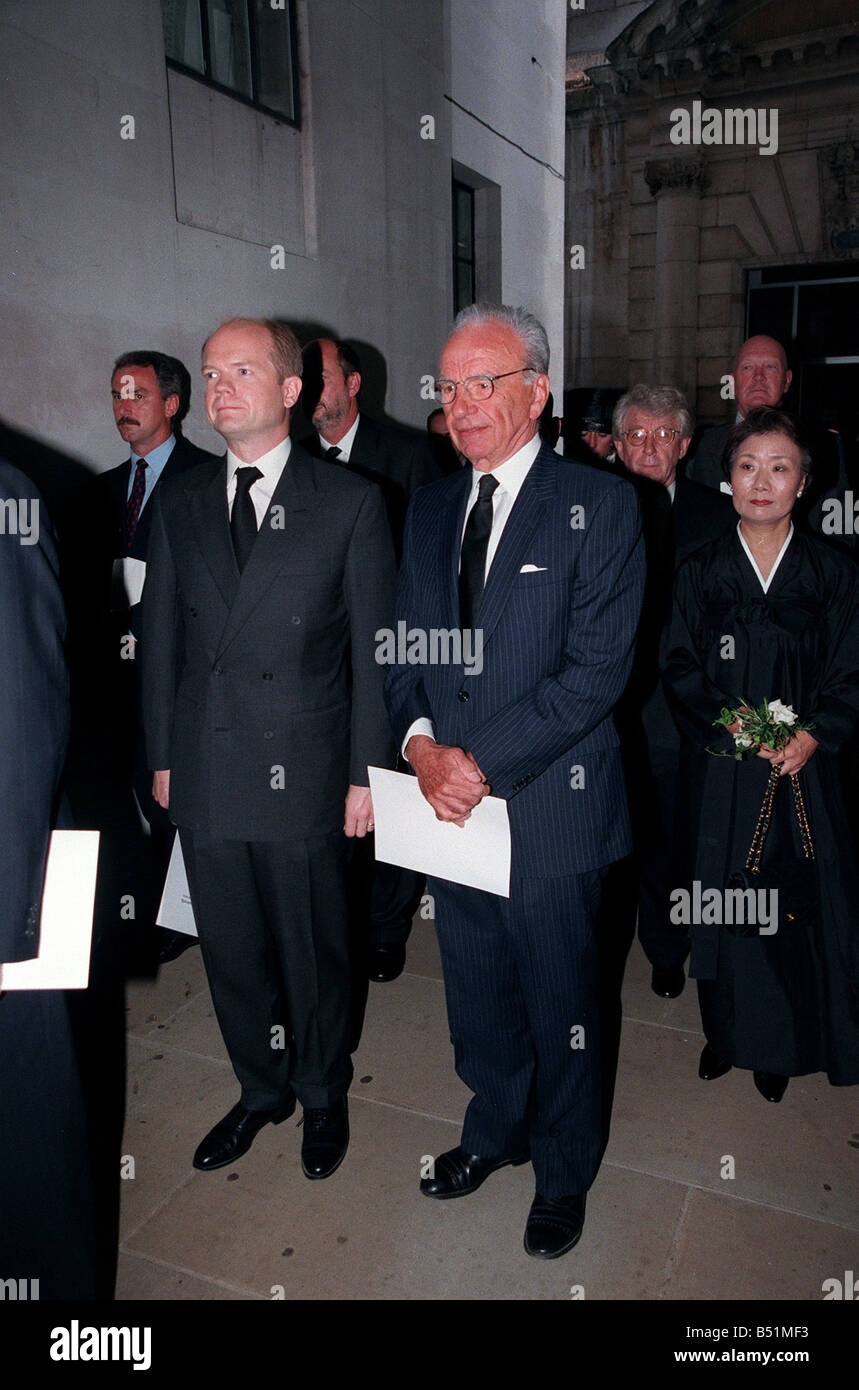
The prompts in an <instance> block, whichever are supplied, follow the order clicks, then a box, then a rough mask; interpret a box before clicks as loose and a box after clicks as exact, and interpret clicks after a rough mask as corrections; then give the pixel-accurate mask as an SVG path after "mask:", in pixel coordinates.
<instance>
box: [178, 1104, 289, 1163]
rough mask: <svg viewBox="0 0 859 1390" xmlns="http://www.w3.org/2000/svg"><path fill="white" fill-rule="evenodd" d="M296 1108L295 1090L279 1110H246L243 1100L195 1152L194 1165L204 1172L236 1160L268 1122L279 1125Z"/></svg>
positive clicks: (217, 1125) (219, 1122) (216, 1126)
mask: <svg viewBox="0 0 859 1390" xmlns="http://www.w3.org/2000/svg"><path fill="white" fill-rule="evenodd" d="M294 1110H295V1096H294V1095H293V1094H292V1092H290V1095H289V1099H288V1100H287V1101H285V1102H284V1104H283V1105H282V1106H281V1107H280V1109H278V1110H246V1109H245V1107H244V1106H243V1105H242V1103H241V1101H239V1103H238V1105H234V1106H233V1108H232V1110H231V1111H230V1113H229V1114H228V1115H225V1116H224V1118H223V1119H222V1120H219V1121H218V1123H217V1124H216V1125H215V1128H214V1129H213V1130H210V1131H209V1133H208V1134H207V1135H206V1137H205V1139H204V1140H203V1142H202V1144H200V1145H199V1147H198V1149H197V1152H196V1153H195V1154H194V1167H195V1168H198V1169H199V1170H200V1172H201V1173H212V1172H214V1170H215V1169H216V1168H225V1167H226V1165H227V1164H228V1163H234V1162H235V1160H236V1159H237V1158H241V1156H242V1154H246V1153H247V1151H248V1149H249V1148H250V1146H251V1144H252V1143H253V1142H254V1140H255V1139H256V1137H257V1135H258V1134H259V1132H260V1130H261V1129H263V1128H264V1127H265V1125H268V1124H272V1125H279V1124H280V1123H281V1122H282V1121H283V1120H288V1119H289V1117H290V1115H291V1114H292V1113H293V1111H294Z"/></svg>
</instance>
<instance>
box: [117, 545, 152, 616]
mask: <svg viewBox="0 0 859 1390" xmlns="http://www.w3.org/2000/svg"><path fill="white" fill-rule="evenodd" d="M145 582H146V563H145V561H143V560H135V558H134V556H133V555H124V556H122V558H117V559H116V560H114V562H113V575H112V577H111V587H110V607H111V612H113V613H122V612H124V610H125V609H126V608H133V607H134V606H135V604H138V603H139V602H140V600H141V598H142V597H143V585H144V583H145Z"/></svg>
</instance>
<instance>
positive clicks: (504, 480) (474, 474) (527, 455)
mask: <svg viewBox="0 0 859 1390" xmlns="http://www.w3.org/2000/svg"><path fill="white" fill-rule="evenodd" d="M542 442H543V441H542V440H541V438H540V436H539V434H535V435H534V438H533V439H529V440H528V443H527V444H523V445H522V448H521V449H519V450H517V452H516V453H515V454H511V456H510V458H509V459H505V460H504V462H503V463H499V465H498V467H497V468H493V469H492V477H493V478H495V479H496V480H497V482H498V486H499V487H500V488H503V489H504V491H505V492H508V493H509V494H510V496H511V497H512V499H513V501H514V502H515V501H516V498H517V497H518V496H519V489H520V488H521V486H522V484H523V483H524V481H525V479H526V478H527V476H528V474H529V472H530V471H531V466H532V464H533V462H534V460H535V458H536V457H537V455H538V454H539V452H540V447H541V445H542ZM485 477H486V474H485V473H484V472H482V471H481V470H480V469H479V468H475V467H474V465H473V464H472V465H471V490H472V492H475V493H476V492H477V489H478V487H479V485H480V479H481V478H485Z"/></svg>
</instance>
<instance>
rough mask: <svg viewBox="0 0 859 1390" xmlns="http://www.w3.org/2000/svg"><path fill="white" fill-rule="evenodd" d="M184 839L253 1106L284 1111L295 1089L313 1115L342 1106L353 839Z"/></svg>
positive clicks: (208, 950) (210, 967)
mask: <svg viewBox="0 0 859 1390" xmlns="http://www.w3.org/2000/svg"><path fill="white" fill-rule="evenodd" d="M179 834H180V836H181V841H182V853H183V855H184V857H185V866H186V868H187V871H188V884H189V888H190V891H191V902H192V904H193V907H194V916H195V918H196V921H197V930H198V932H199V935H200V948H201V950H202V952H203V962H204V964H205V967H206V974H207V975H208V978H209V987H210V989H211V991H212V999H213V1002H214V1005H215V1013H216V1014H217V1018H218V1023H219V1024H220V1028H221V1033H222V1034H223V1038H224V1042H225V1044H226V1047H227V1051H228V1053H229V1055H230V1061H231V1062H232V1064H233V1068H234V1070H235V1073H236V1076H237V1077H238V1079H239V1082H240V1084H241V1088H242V1094H241V1099H242V1104H243V1105H244V1106H246V1108H247V1109H248V1110H269V1109H273V1108H275V1107H276V1106H278V1105H280V1104H281V1103H282V1102H283V1101H284V1099H285V1098H286V1097H287V1095H288V1093H289V1088H290V1086H291V1087H292V1089H293V1090H294V1091H295V1094H296V1096H297V1097H298V1099H299V1100H300V1101H301V1104H302V1105H304V1106H310V1107H314V1108H316V1107H327V1106H330V1105H332V1104H333V1102H334V1101H335V1100H337V1099H338V1098H339V1097H340V1096H342V1095H345V1093H346V1091H347V1090H348V1089H349V1082H350V1081H351V1079H352V1063H351V1059H350V1056H349V1041H350V1013H351V1009H350V1002H351V1001H350V963H349V921H348V908H347V901H346V885H345V862H346V843H345V839H344V836H343V834H342V832H341V831H337V832H336V833H335V834H333V835H327V836H318V837H316V838H314V839H309V840H279V841H274V842H268V841H265V842H245V841H239V840H213V839H212V838H211V837H209V836H207V835H205V834H202V833H199V832H197V831H190V830H187V829H186V828H184V827H181V826H180V828H179ZM281 1043H285V1046H282V1045H281Z"/></svg>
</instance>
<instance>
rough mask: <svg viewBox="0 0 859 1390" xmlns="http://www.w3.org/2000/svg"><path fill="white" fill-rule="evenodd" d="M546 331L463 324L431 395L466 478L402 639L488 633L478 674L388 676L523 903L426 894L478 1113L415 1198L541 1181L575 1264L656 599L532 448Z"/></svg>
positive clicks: (510, 324) (620, 543)
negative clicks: (647, 617) (493, 838)
mask: <svg viewBox="0 0 859 1390" xmlns="http://www.w3.org/2000/svg"><path fill="white" fill-rule="evenodd" d="M548 365H549V348H548V341H547V338H546V334H545V330H544V329H543V327H542V325H541V324H540V323H538V321H537V320H536V319H535V318H534V317H533V315H531V314H529V313H527V312H526V311H525V310H523V309H511V308H508V307H506V306H491V305H475V306H472V307H471V308H470V309H467V310H464V311H463V313H462V314H460V316H459V318H458V319H457V321H456V324H455V325H454V331H453V333H452V335H451V337H450V338H449V339H448V342H447V344H446V345H445V348H444V351H443V353H442V357H441V376H440V378H439V381H438V383H437V389H438V394H439V397H440V399H441V402H442V404H443V406H444V410H445V415H446V418H447V421H448V425H449V428H450V435H451V439H452V441H453V444H454V446H455V448H456V449H457V450H458V451H459V452H460V453H461V454H464V455H465V457H466V458H467V459H468V460H469V461H470V463H471V467H470V468H465V469H463V470H462V471H461V473H460V474H459V475H457V476H454V477H450V478H445V479H444V480H442V481H441V482H438V483H435V484H433V485H431V486H430V487H427V488H423V489H421V490H420V491H419V492H418V493H417V494H416V495H415V497H414V499H413V501H412V504H411V508H410V511H409V515H408V519H407V523H406V534H405V543H404V555H403V566H402V571H401V577H400V585H399V592H398V599H397V614H396V617H397V621H400V620H404V621H405V622H406V624H407V628H409V629H410V628H422V629H427V630H428V629H430V628H436V627H437V628H440V629H441V628H452V627H457V626H461V627H463V628H475V627H476V628H479V629H482V632H483V665H482V670H481V671H480V673H479V674H478V673H475V672H469V671H467V670H466V669H465V668H464V667H462V666H455V665H433V666H427V667H424V668H420V667H416V666H412V665H403V666H398V667H394V668H393V669H392V670H391V672H390V673H389V678H388V687H387V698H388V705H389V710H390V713H391V718H392V721H393V724H394V729H395V733H396V735H397V737H398V739H399V741H400V743H401V746H402V748H403V751H404V753H405V756H406V758H407V759H408V761H409V762H410V763H411V766H412V767H413V769H414V771H415V773H416V774H417V777H418V781H419V783H420V787H421V791H422V792H423V794H424V796H425V797H426V799H427V800H428V801H429V803H430V804H431V805H432V807H433V808H434V810H435V812H436V815H437V816H438V817H439V819H441V820H448V821H454V822H457V823H460V824H462V823H464V821H465V819H467V817H468V816H469V814H470V813H471V811H472V809H473V808H474V806H475V805H476V804H477V803H478V801H479V800H480V799H481V798H482V797H483V796H485V795H486V794H487V793H488V792H491V793H492V795H494V796H500V797H503V798H505V799H506V800H507V802H508V808H509V816H510V829H511V838H512V849H513V858H512V872H511V886H510V897H509V899H505V898H501V897H497V896H494V895H492V894H489V893H484V892H480V891H477V890H475V889H470V888H465V887H462V886H460V885H458V884H453V883H449V882H446V881H440V880H432V881H431V882H430V889H431V891H432V892H433V894H434V897H435V903H436V926H437V930H438V936H439V942H440V946H441V952H442V962H443V966H444V976H445V987H446V993H447V1004H448V1015H449V1019H450V1028H451V1034H452V1038H453V1043H454V1049H455V1059H456V1069H457V1072H458V1073H459V1075H460V1076H461V1077H462V1079H463V1081H465V1083H466V1085H468V1086H469V1087H470V1088H471V1090H472V1091H473V1092H474V1096H473V1099H472V1100H471V1102H470V1104H469V1106H468V1109H467V1112H466V1116H465V1123H464V1125H463V1131H462V1137H461V1142H460V1145H459V1146H458V1147H457V1148H455V1149H453V1150H451V1151H450V1152H449V1153H446V1154H443V1155H442V1156H441V1157H440V1158H438V1159H437V1160H436V1162H435V1166H434V1173H433V1175H432V1176H431V1177H427V1178H425V1179H424V1180H423V1181H422V1183H421V1190H422V1191H423V1192H424V1194H425V1195H426V1196H429V1197H439V1198H444V1197H460V1196H465V1195H466V1194H468V1193H470V1192H473V1191H475V1189H476V1188H477V1187H479V1186H480V1185H481V1183H482V1182H483V1181H484V1179H485V1178H486V1177H488V1175H489V1174H490V1173H492V1172H494V1171H495V1169H496V1168H501V1167H503V1166H504V1165H505V1164H508V1163H520V1162H525V1161H526V1160H527V1159H528V1157H529V1156H530V1159H531V1161H532V1163H533V1166H534V1172H535V1177H536V1187H537V1190H536V1195H535V1198H534V1202H533V1204H532V1207H531V1210H530V1213H529V1216H528V1221H527V1224H526V1228H525V1249H526V1250H527V1251H528V1253H529V1254H531V1255H536V1256H541V1257H543V1258H554V1257H555V1256H558V1255H562V1254H564V1253H565V1252H566V1251H567V1250H569V1249H571V1248H572V1246H573V1245H575V1243H576V1241H577V1240H578V1239H579V1236H580V1235H581V1231H582V1227H583V1224H584V1208H585V1193H586V1192H587V1189H588V1188H589V1186H590V1184H591V1183H592V1181H593V1179H594V1176H595V1174H596V1170H597V1167H598V1164H599V1159H600V1155H601V1152H602V1146H603V1133H602V1121H601V1103H600V1101H601V1097H600V1080H599V1078H600V1067H599V1024H598V1019H597V1008H596V943H595V931H594V922H595V916H596V912H597V909H598V906H599V902H600V895H601V889H602V879H603V876H604V873H605V870H606V868H607V866H608V865H609V864H611V863H612V862H613V861H615V860H617V859H619V858H621V857H622V856H623V855H625V854H626V853H627V852H628V851H629V848H630V839H629V822H628V815H627V807H626V800H625V794H624V785H623V773H622V769H621V762H620V752H619V748H618V739H617V735H616V733H615V729H614V724H613V721H612V718H611V711H612V707H613V705H614V704H615V702H616V701H617V699H618V698H619V696H620V694H621V692H622V690H623V687H624V684H625V682H626V679H627V676H628V674H629V669H630V661H631V654H632V646H633V639H634V636H635V630H636V624H637V622H638V615H639V609H640V606H641V596H642V588H643V580H644V555H643V550H642V546H641V542H640V526H639V520H638V507H637V503H636V498H635V495H634V492H633V490H632V488H631V487H630V486H629V485H628V484H627V483H625V482H624V481H622V480H620V479H618V478H615V477H612V476H610V475H608V474H605V473H601V472H599V471H597V470H594V469H590V468H587V467H585V466H583V465H578V464H575V463H572V462H570V461H569V460H565V459H562V458H559V457H558V455H556V454H555V453H554V452H553V451H552V450H551V449H550V448H548V447H547V446H546V445H545V444H541V442H540V439H539V437H538V432H537V430H538V422H539V418H540V413H541V411H542V409H543V406H544V405H545V403H546V398H547V396H548V393H549V378H548V375H547V371H548Z"/></svg>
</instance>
